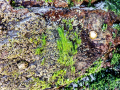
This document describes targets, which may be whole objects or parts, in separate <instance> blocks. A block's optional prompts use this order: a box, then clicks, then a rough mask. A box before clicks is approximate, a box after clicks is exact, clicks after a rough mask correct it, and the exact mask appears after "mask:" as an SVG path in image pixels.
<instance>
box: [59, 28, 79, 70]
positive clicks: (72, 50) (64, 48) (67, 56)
mask: <svg viewBox="0 0 120 90" xmlns="http://www.w3.org/2000/svg"><path fill="white" fill-rule="evenodd" d="M57 30H58V33H59V36H60V39H59V40H57V47H58V50H59V55H60V57H59V59H58V62H59V63H60V64H62V65H65V66H72V65H73V64H74V61H73V55H75V54H76V53H77V47H78V46H77V45H78V44H81V39H78V35H77V34H76V33H75V39H74V42H75V43H73V42H72V41H70V40H69V39H67V34H64V27H62V28H60V27H59V28H58V29H57ZM71 70H73V69H71Z"/></svg>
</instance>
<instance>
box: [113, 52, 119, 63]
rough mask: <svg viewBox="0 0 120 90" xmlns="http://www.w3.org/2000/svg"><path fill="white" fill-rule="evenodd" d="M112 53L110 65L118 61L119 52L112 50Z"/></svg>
mask: <svg viewBox="0 0 120 90" xmlns="http://www.w3.org/2000/svg"><path fill="white" fill-rule="evenodd" d="M112 53H113V57H112V59H111V65H115V64H117V65H118V63H119V61H120V54H119V53H115V51H113V52H112Z"/></svg>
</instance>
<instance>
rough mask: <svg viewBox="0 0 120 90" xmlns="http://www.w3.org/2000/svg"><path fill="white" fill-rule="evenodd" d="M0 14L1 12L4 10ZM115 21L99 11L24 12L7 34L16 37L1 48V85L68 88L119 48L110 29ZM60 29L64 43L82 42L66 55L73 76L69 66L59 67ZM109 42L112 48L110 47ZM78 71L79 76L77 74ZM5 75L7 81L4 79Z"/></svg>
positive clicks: (60, 65) (19, 11) (16, 87)
mask: <svg viewBox="0 0 120 90" xmlns="http://www.w3.org/2000/svg"><path fill="white" fill-rule="evenodd" d="M60 6H61V5H60ZM58 7H59V6H58ZM2 10H3V11H4V8H3V9H2ZM22 10H23V11H22ZM24 10H27V9H21V10H13V9H11V10H10V11H9V10H8V11H9V12H15V13H16V12H17V13H19V14H20V13H23V12H24ZM1 12H2V11H1ZM111 15H112V16H111ZM21 17H22V16H21ZM2 18H5V17H4V16H2V17H1V20H2ZM15 18H16V17H15ZM115 18H116V16H115V15H114V14H112V13H110V12H105V11H102V10H93V11H86V10H81V9H63V10H51V11H48V12H47V13H45V14H44V15H43V16H39V15H35V14H34V13H30V12H27V11H25V15H23V18H21V19H18V20H19V21H15V23H14V24H13V25H14V27H13V28H10V30H13V31H18V34H17V37H15V38H12V39H11V40H9V42H7V43H6V44H5V45H3V46H2V48H0V60H1V62H0V65H1V66H0V68H1V69H0V74H1V75H0V77H1V82H2V81H5V80H6V81H8V82H9V83H7V84H5V82H3V84H4V85H3V88H7V86H8V87H11V88H13V87H14V88H15V89H21V88H22V89H23V88H24V89H26V90H28V89H30V88H32V89H43V88H48V87H51V86H52V87H55V86H56V85H64V84H67V82H68V80H70V82H71V81H72V80H74V79H75V78H76V77H79V76H80V75H81V74H84V72H85V70H86V69H87V68H88V67H89V66H90V65H91V64H92V63H93V62H94V61H95V60H97V59H98V58H100V57H101V56H102V55H103V54H105V53H109V52H110V50H111V49H112V48H113V47H115V45H118V44H119V41H120V39H119V38H118V37H117V38H116V39H113V38H112V32H113V31H114V30H113V29H112V27H111V26H112V24H113V22H115V20H116V19H115ZM8 20H9V19H8ZM65 20H66V21H65ZM67 20H68V21H67ZM11 23H12V22H11ZM103 24H107V25H108V27H107V28H106V30H105V32H104V31H102V26H103ZM8 25H10V22H8ZM59 25H62V26H63V27H64V30H63V31H64V33H65V35H66V39H67V40H66V41H68V43H67V44H69V43H70V41H71V42H72V43H73V44H75V42H76V40H75V38H77V37H79V39H81V40H82V43H81V45H78V46H77V53H76V54H75V55H73V54H71V53H67V55H66V54H65V55H66V56H69V58H68V60H67V62H65V61H63V62H64V63H69V62H71V61H73V67H72V70H73V72H72V70H71V66H70V65H69V66H66V65H65V64H61V63H63V62H61V63H59V62H60V61H59V62H58V59H59V57H60V53H59V50H58V47H57V46H58V45H57V44H58V40H60V36H59V33H58V30H57V28H58V26H59ZM71 26H72V27H71ZM91 31H94V32H96V33H97V37H96V38H95V39H91V38H90V35H89V33H90V32H91ZM68 32H69V33H68ZM75 32H76V34H77V35H78V36H77V35H76V34H75ZM8 36H9V34H8ZM63 36H64V35H63ZM1 37H2V39H3V40H4V39H5V38H4V37H3V36H1ZM7 38H9V37H7ZM110 41H111V43H112V45H109V42H110ZM64 43H65V42H64ZM66 48H67V47H66ZM74 48H75V46H74ZM63 53H64V52H63ZM63 57H64V58H65V59H66V58H67V57H65V56H63ZM70 60H71V61H70ZM108 66H109V65H108ZM74 70H75V71H74ZM18 71H19V72H18ZM80 71H81V72H82V73H79V72H80ZM4 75H5V76H6V79H4ZM31 77H38V78H39V79H38V80H36V79H33V78H31ZM30 80H31V81H30ZM56 82H57V84H56ZM63 82H64V83H63ZM36 83H37V84H36ZM6 85H7V86H6ZM37 85H38V86H37ZM25 86H27V87H25ZM44 86H46V87H44ZM11 88H10V89H11Z"/></svg>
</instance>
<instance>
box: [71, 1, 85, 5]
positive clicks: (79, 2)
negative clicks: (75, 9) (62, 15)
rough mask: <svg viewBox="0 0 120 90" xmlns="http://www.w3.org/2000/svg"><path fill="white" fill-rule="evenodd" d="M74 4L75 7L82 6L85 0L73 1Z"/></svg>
mask: <svg viewBox="0 0 120 90" xmlns="http://www.w3.org/2000/svg"><path fill="white" fill-rule="evenodd" d="M72 1H73V2H74V5H75V6H80V5H81V4H82V3H83V0H80V1H77V0H72Z"/></svg>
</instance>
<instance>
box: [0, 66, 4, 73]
mask: <svg viewBox="0 0 120 90" xmlns="http://www.w3.org/2000/svg"><path fill="white" fill-rule="evenodd" d="M3 69H4V66H3V64H0V74H1V73H2V72H3Z"/></svg>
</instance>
